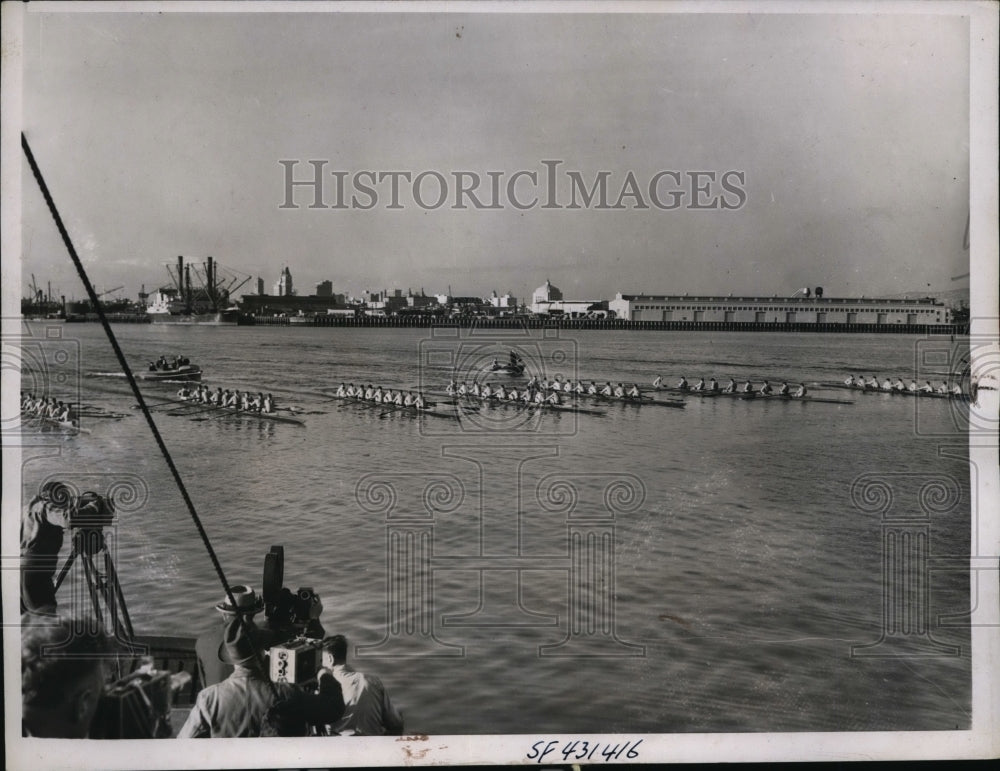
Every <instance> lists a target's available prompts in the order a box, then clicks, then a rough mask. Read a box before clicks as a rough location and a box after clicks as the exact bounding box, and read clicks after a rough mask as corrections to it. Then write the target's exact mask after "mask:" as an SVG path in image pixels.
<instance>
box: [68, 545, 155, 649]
mask: <svg viewBox="0 0 1000 771" xmlns="http://www.w3.org/2000/svg"><path fill="white" fill-rule="evenodd" d="M72 533H73V548H72V550H71V551H70V554H69V556H68V557H67V558H66V562H64V563H63V566H62V568H61V569H60V571H59V576H58V578H57V579H56V591H58V590H59V586H60V585H61V584H62V582H63V579H65V578H66V576H67V575H68V574H69V570H70V568H71V567H72V566H73V563H74V562H75V561H76V560H77V558H79V559H80V561H81V563H82V564H83V574H84V577H85V578H86V582H87V591H88V593H89V594H90V602H91V604H92V606H93V609H94V616H95V618H96V620H97V621H98V623H101V624H103V623H104V619H105V613H104V611H105V610H106V611H107V615H108V616H110V618H111V629H112V631H113V633H114V637H115V639H116V641H118V642H120V643H123V644H124V645H125V646H126V647H127V648H131V647H132V641H133V640H134V639H135V632H134V631H133V629H132V620H131V619H130V618H129V615H128V608H127V607H126V605H125V595H124V594H123V593H122V587H121V584H120V583H119V581H118V572H117V571H116V570H115V563H114V561H113V560H112V559H111V552H110V551H109V550H108V543H107V541H106V540H105V539H104V529H103V528H102V527H101V526H99V525H98V526H93V525H88V526H85V527H75V528H73V530H72ZM102 560H103V569H102V565H101V562H102Z"/></svg>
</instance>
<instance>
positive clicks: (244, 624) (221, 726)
mask: <svg viewBox="0 0 1000 771" xmlns="http://www.w3.org/2000/svg"><path fill="white" fill-rule="evenodd" d="M234 594H235V592H234ZM237 602H239V599H238V598H237ZM223 645H224V647H225V652H226V657H227V658H228V660H229V661H230V662H232V666H233V671H232V673H231V674H230V675H229V677H227V678H226V679H225V680H223V681H222V682H220V683H216V684H214V685H209V686H206V687H204V688H202V689H201V691H199V692H198V698H197V700H196V701H195V705H194V707H193V708H192V709H191V712H190V714H189V715H188V718H187V720H186V721H185V722H184V725H183V726H182V727H181V730H180V732H179V733H178V735H177V738H179V739H197V738H212V739H217V738H238V737H245V736H260V735H261V730H262V729H264V728H265V727H266V722H267V715H268V711H269V710H271V708H272V707H274V706H275V705H277V704H279V703H281V702H285V701H296V700H298V699H299V698H300V695H299V692H298V691H297V690H296V688H295V687H294V686H292V685H289V684H288V683H272V682H271V681H270V680H269V679H268V677H267V673H266V672H265V671H264V667H263V664H262V655H261V654H263V651H264V645H263V643H262V641H261V639H260V630H259V629H258V628H257V627H256V626H254V624H253V623H252V622H251V621H250V620H249V619H245V620H242V621H241V620H240V619H239V618H237V617H235V615H234V617H233V618H232V620H230V621H229V623H227V624H226V627H225V629H224V630H223ZM301 730H303V731H304V728H303V729H301Z"/></svg>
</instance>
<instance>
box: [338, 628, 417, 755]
mask: <svg viewBox="0 0 1000 771" xmlns="http://www.w3.org/2000/svg"><path fill="white" fill-rule="evenodd" d="M327 644H328V646H329V650H330V652H331V653H332V654H333V676H334V678H336V680H337V682H338V683H340V688H341V690H342V691H343V694H344V706H345V710H344V716H343V717H342V718H341V719H340V720H338V721H337V722H336V723H334V724H332V725H331V726H330V729H332V731H335V732H336V733H338V734H340V735H341V736H401V735H402V734H403V716H402V714H401V713H400V712H399V710H398V709H396V707H394V706H393V704H392V701H391V700H390V699H389V694H388V693H386V690H385V686H384V685H382V681H381V680H380V679H379V678H377V677H375V675H366V674H364V673H362V672H356V671H355V670H354V669H353V668H351V667H349V666H348V665H347V638H346V637H344V636H343V635H339V634H338V635H335V636H334V637H332V638H329V639H328V640H327Z"/></svg>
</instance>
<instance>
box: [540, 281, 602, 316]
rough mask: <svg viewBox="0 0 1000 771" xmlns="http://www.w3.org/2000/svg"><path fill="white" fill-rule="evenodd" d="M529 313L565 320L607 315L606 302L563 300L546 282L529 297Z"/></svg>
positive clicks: (558, 291) (551, 285)
mask: <svg viewBox="0 0 1000 771" xmlns="http://www.w3.org/2000/svg"><path fill="white" fill-rule="evenodd" d="M531 312H532V313H534V314H538V315H548V316H564V317H566V318H572V319H578V318H603V317H604V316H607V315H608V302H607V300H564V299H563V293H562V291H560V289H559V288H558V287H556V286H554V285H553V284H552V283H551V282H550V281H546V282H545V283H544V284H542V285H541V286H540V287H538V289H536V290H535V291H534V292H533V293H532V295H531Z"/></svg>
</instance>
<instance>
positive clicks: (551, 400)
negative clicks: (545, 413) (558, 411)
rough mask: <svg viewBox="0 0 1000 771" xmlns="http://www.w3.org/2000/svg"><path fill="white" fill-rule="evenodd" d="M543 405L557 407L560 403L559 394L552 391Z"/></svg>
mask: <svg viewBox="0 0 1000 771" xmlns="http://www.w3.org/2000/svg"><path fill="white" fill-rule="evenodd" d="M545 403H546V404H551V405H554V406H556V407H558V406H559V405H560V404H561V403H562V402H561V401H560V398H559V392H558V391H553V392H552V393H550V394H549V395H548V397H547V398H546V399H545Z"/></svg>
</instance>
